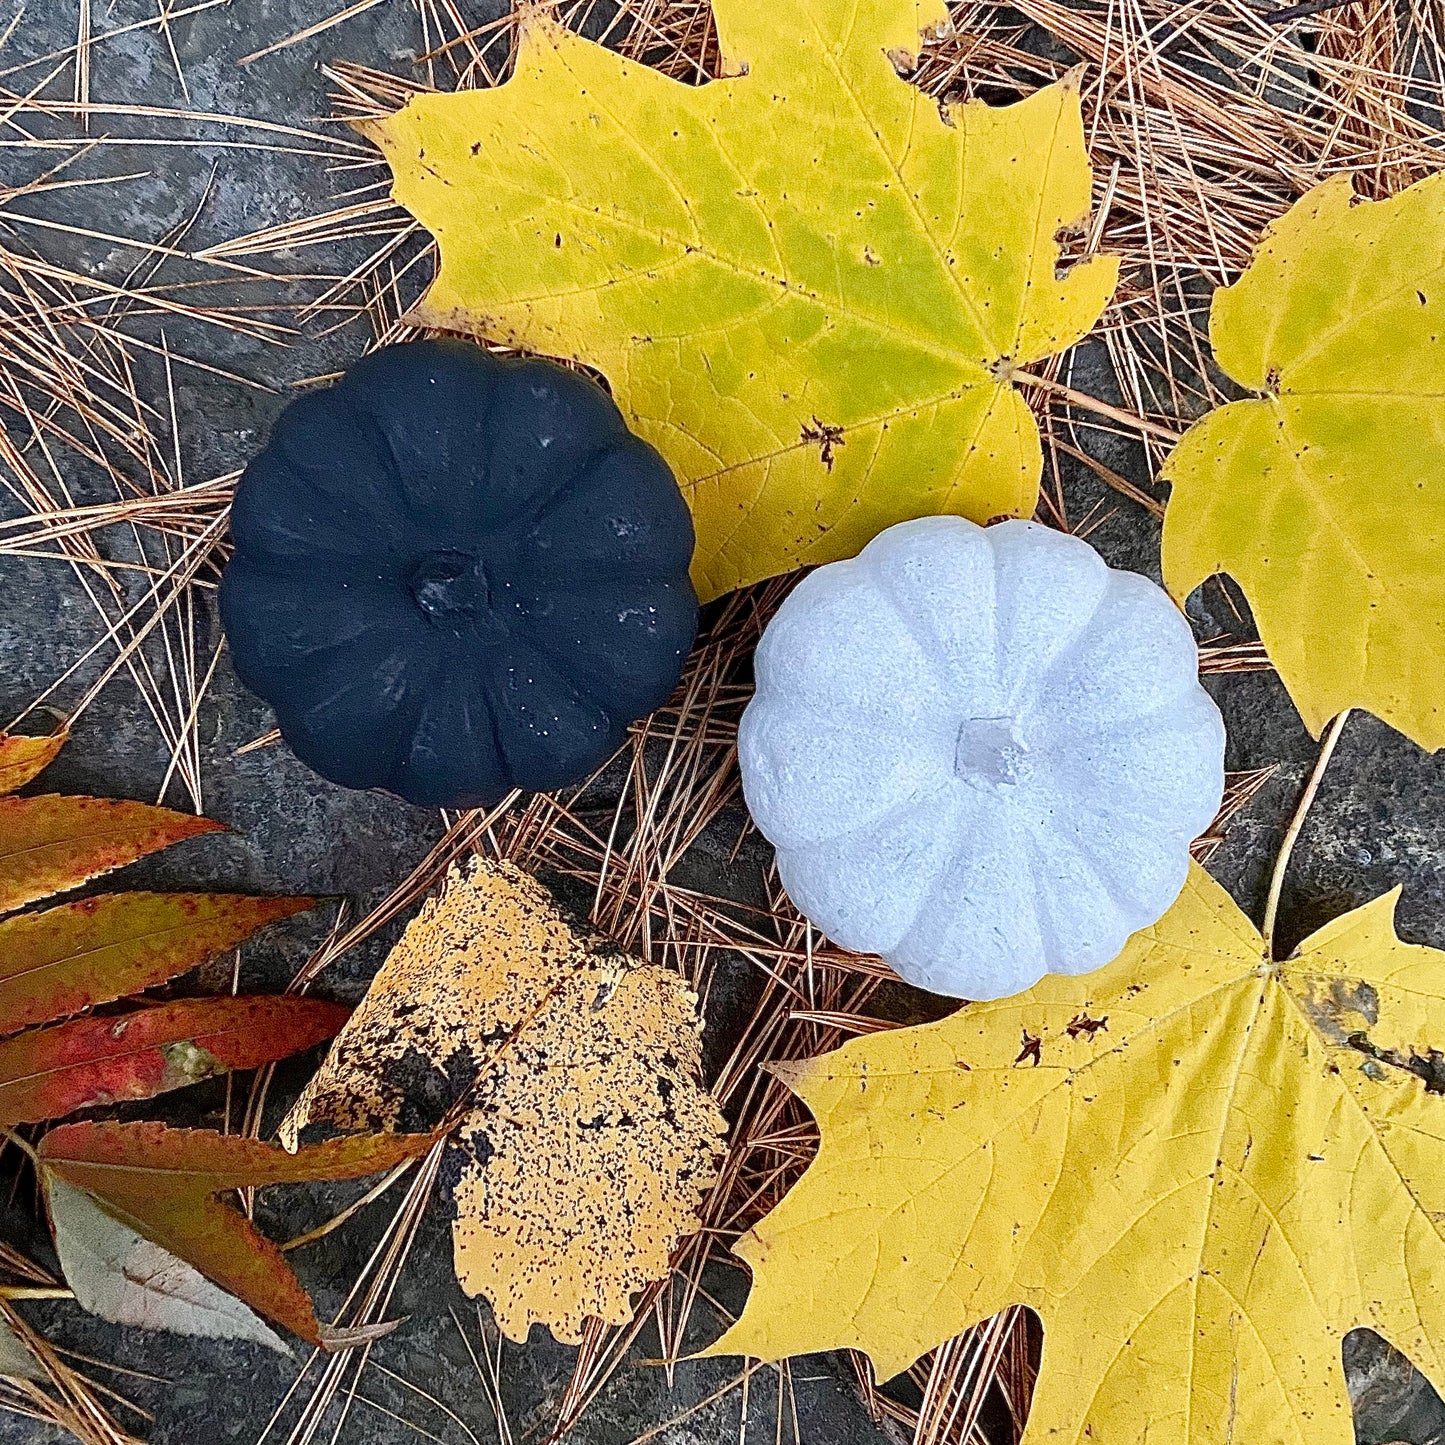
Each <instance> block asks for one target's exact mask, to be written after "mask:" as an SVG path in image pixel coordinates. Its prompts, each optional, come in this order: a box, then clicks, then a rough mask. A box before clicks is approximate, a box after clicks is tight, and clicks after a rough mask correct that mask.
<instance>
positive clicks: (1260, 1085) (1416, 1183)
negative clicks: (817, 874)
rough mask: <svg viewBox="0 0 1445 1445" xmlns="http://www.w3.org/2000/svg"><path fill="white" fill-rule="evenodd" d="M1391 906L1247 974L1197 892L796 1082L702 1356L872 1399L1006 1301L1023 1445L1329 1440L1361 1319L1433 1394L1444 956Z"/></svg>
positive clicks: (1210, 886) (1207, 900)
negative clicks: (1095, 955)
mask: <svg viewBox="0 0 1445 1445" xmlns="http://www.w3.org/2000/svg"><path fill="white" fill-rule="evenodd" d="M1396 896H1397V895H1396V894H1395V893H1391V894H1388V895H1386V896H1384V897H1381V898H1377V899H1376V900H1375V901H1374V902H1372V903H1369V904H1367V905H1366V906H1365V907H1363V908H1359V909H1356V910H1355V911H1354V912H1352V913H1348V914H1345V915H1344V916H1343V917H1340V918H1337V919H1336V920H1335V921H1334V922H1333V923H1330V924H1329V925H1327V926H1326V927H1325V928H1322V929H1321V930H1320V931H1319V932H1317V933H1315V934H1314V935H1313V936H1312V937H1310V938H1309V939H1307V940H1306V941H1305V942H1304V943H1303V944H1301V945H1300V948H1299V951H1298V953H1297V954H1296V955H1295V956H1294V957H1292V958H1291V959H1289V960H1288V961H1286V962H1284V963H1279V964H1267V963H1266V962H1265V958H1264V955H1265V949H1264V945H1263V941H1262V940H1261V938H1260V936H1259V933H1258V931H1257V930H1256V929H1255V928H1254V926H1253V925H1252V924H1251V923H1250V922H1249V920H1248V919H1246V918H1245V917H1244V915H1243V914H1242V913H1241V912H1240V911H1239V909H1238V908H1237V907H1236V906H1235V904H1234V902H1233V901H1232V900H1231V899H1230V897H1229V895H1228V894H1226V893H1225V892H1224V890H1223V889H1222V888H1220V887H1219V885H1218V884H1216V883H1215V882H1214V881H1213V880H1212V879H1211V878H1210V877H1209V876H1208V875H1207V874H1206V873H1204V872H1203V871H1202V870H1201V869H1199V868H1197V867H1196V868H1194V869H1193V870H1192V872H1191V875H1190V881H1189V883H1188V885H1187V886H1186V888H1185V891H1184V892H1183V894H1181V896H1180V898H1179V901H1178V902H1177V903H1176V904H1175V905H1174V907H1173V908H1172V909H1171V910H1170V912H1169V913H1167V914H1166V915H1165V916H1164V918H1163V919H1162V920H1161V921H1160V922H1159V923H1158V924H1156V925H1155V926H1154V927H1153V928H1151V929H1149V930H1147V931H1145V932H1143V933H1139V934H1136V935H1135V937H1134V939H1133V940H1132V941H1131V943H1130V945H1129V947H1128V948H1127V949H1126V950H1125V951H1124V953H1123V954H1122V955H1121V956H1120V957H1119V958H1118V959H1117V960H1116V961H1115V962H1114V963H1113V964H1111V965H1109V967H1107V968H1105V969H1103V970H1101V971H1100V972H1099V973H1096V974H1092V975H1089V976H1088V977H1085V978H1078V979H1074V978H1066V977H1060V976H1050V977H1048V978H1046V979H1044V980H1043V981H1042V982H1041V983H1039V984H1038V985H1036V986H1035V987H1034V988H1033V989H1031V990H1030V991H1029V992H1028V993H1026V994H1023V995H1020V996H1019V997H1017V998H1014V999H1010V1000H1008V1001H1006V1002H1001V1003H994V1004H981V1005H975V1006H971V1007H965V1008H963V1009H961V1010H960V1011H959V1012H958V1013H956V1014H954V1015H953V1016H952V1017H950V1018H948V1019H945V1020H943V1021H942V1022H940V1023H935V1024H930V1025H926V1026H924V1027H920V1028H911V1029H899V1030H897V1031H895V1032H891V1033H882V1034H874V1035H871V1036H869V1037H867V1038H863V1039H859V1040H856V1041H855V1042H853V1043H850V1044H849V1045H847V1046H846V1047H845V1048H843V1049H840V1050H838V1051H837V1052H836V1053H832V1054H828V1055H825V1056H824V1057H822V1058H820V1059H814V1060H809V1061H807V1062H805V1063H802V1064H798V1065H794V1066H791V1067H790V1069H789V1071H788V1073H787V1075H786V1077H787V1079H788V1082H789V1083H790V1084H791V1085H792V1087H793V1088H794V1089H796V1090H797V1092H798V1093H799V1094H800V1095H801V1097H802V1098H803V1099H804V1100H805V1101H806V1103H807V1104H808V1107H809V1108H810V1109H811V1110H812V1111H813V1113H814V1114H815V1116H816V1117H817V1119H818V1121H819V1126H820V1129H821V1132H822V1143H821V1147H820V1149H819V1153H818V1157H817V1160H816V1161H815V1163H814V1164H813V1165H812V1167H811V1168H810V1169H809V1170H808V1172H807V1173H806V1174H805V1175H804V1176H803V1179H802V1180H801V1182H800V1183H799V1184H798V1185H797V1186H796V1187H795V1188H794V1189H793V1190H792V1192H791V1193H790V1194H789V1195H788V1196H787V1197H786V1198H785V1199H784V1201H783V1203H782V1205H781V1206H780V1207H779V1208H778V1209H776V1210H774V1211H773V1213H772V1214H770V1215H768V1216H767V1218H766V1219H764V1220H763V1221H762V1223H761V1224H759V1225H758V1227H757V1228H756V1229H755V1230H754V1231H753V1233H752V1234H750V1235H749V1236H747V1237H746V1238H745V1239H744V1240H743V1241H742V1243H741V1245H740V1247H739V1248H740V1252H741V1253H742V1255H743V1256H744V1258H746V1259H747V1261H748V1263H749V1264H750V1265H751V1267H752V1270H753V1288H752V1294H751V1295H750V1297H749V1299H748V1304H747V1308H746V1310H745V1312H744V1314H743V1316H742V1318H741V1320H740V1321H739V1323H738V1324H737V1325H736V1326H735V1327H734V1328H733V1329H732V1330H731V1331H730V1332H729V1333H728V1334H727V1335H726V1336H724V1338H723V1339H722V1340H721V1341H720V1342H719V1344H718V1345H717V1346H716V1347H714V1352H716V1353H726V1352H737V1353H746V1354H749V1355H757V1356H762V1357H764V1358H768V1359H776V1358H779V1357H781V1356H784V1355H791V1354H801V1353H804V1352H807V1351H812V1350H821V1349H832V1348H838V1347H842V1346H850V1347H853V1348H856V1349H861V1350H865V1351H867V1352H868V1354H869V1355H871V1356H872V1358H873V1361H874V1363H875V1366H876V1367H877V1369H878V1372H879V1374H880V1375H884V1376H888V1375H892V1374H894V1373H896V1372H897V1371H899V1370H901V1369H903V1368H904V1367H905V1366H906V1365H908V1364H909V1363H910V1362H911V1361H912V1360H914V1359H915V1358H917V1357H918V1356H919V1355H921V1354H922V1353H923V1352H924V1351H926V1350H928V1349H930V1348H932V1347H933V1346H934V1345H937V1344H939V1343H940V1342H941V1341H943V1340H946V1339H948V1338H949V1337H950V1336H952V1335H954V1334H956V1333H957V1332H958V1331H960V1330H962V1329H965V1328H967V1327H968V1326H969V1325H971V1324H973V1323H975V1322H976V1321H978V1320H981V1319H984V1318H986V1317H988V1316H989V1315H991V1314H993V1313H994V1312H995V1311H997V1310H1000V1309H1002V1308H1003V1307H1005V1306H1006V1305H1009V1304H1015V1303H1022V1304H1027V1305H1030V1306H1032V1307H1033V1308H1034V1309H1035V1310H1037V1311H1038V1313H1039V1315H1040V1316H1041V1318H1042V1320H1043V1326H1044V1349H1043V1362H1042V1369H1041V1371H1040V1374H1039V1378H1038V1385H1037V1388H1036V1390H1035V1393H1034V1397H1033V1406H1032V1410H1031V1412H1030V1415H1029V1421H1028V1430H1027V1434H1026V1436H1025V1440H1026V1441H1027V1442H1029V1445H1038V1442H1042V1441H1045V1440H1047V1441H1052V1442H1065V1441H1067V1442H1071V1445H1082V1442H1085V1441H1093V1442H1097V1445H1108V1442H1112V1441H1142V1440H1144V1439H1145V1438H1147V1439H1148V1440H1150V1441H1151V1442H1152V1441H1156V1440H1157V1441H1160V1442H1174V1445H1206V1442H1208V1445H1225V1442H1228V1441H1234V1442H1244V1441H1266V1440H1268V1441H1271V1442H1274V1441H1280V1442H1289V1445H1349V1442H1350V1441H1352V1440H1353V1438H1354V1435H1353V1429H1352V1424H1351V1416H1350V1403H1349V1398H1348V1396H1347V1394H1346V1390H1345V1378H1344V1372H1343V1368H1342V1365H1341V1358H1340V1346H1341V1341H1342V1339H1343V1337H1344V1335H1345V1334H1346V1332H1347V1331H1349V1330H1350V1329H1352V1328H1353V1327H1355V1326H1358V1325H1364V1326H1368V1327H1369V1328H1371V1329H1373V1330H1375V1331H1377V1332H1378V1333H1380V1334H1382V1335H1383V1336H1385V1338H1386V1339H1388V1340H1389V1341H1390V1342H1391V1343H1392V1344H1394V1345H1395V1346H1397V1347H1398V1348H1399V1349H1401V1350H1402V1351H1404V1352H1405V1353H1406V1354H1408V1355H1409V1356H1410V1357H1411V1359H1413V1360H1414V1362H1415V1363H1416V1364H1417V1365H1418V1366H1419V1367H1420V1369H1421V1370H1422V1371H1424V1373H1425V1374H1426V1375H1427V1376H1429V1377H1430V1379H1431V1380H1432V1381H1433V1382H1434V1383H1435V1385H1436V1386H1437V1387H1439V1386H1441V1385H1445V1132H1442V1127H1441V1126H1442V1119H1445V1114H1442V1110H1445V1098H1442V1097H1441V1094H1442V1091H1445V1057H1442V1054H1441V1053H1440V1052H1437V1050H1438V1049H1439V1047H1440V1045H1441V1043H1442V1041H1445V953H1441V952H1439V951H1437V950H1435V949H1430V948H1421V947H1416V946H1411V945H1407V944H1404V943H1401V942H1400V941H1399V939H1398V938H1397V937H1396V936H1395V931H1394V922H1393V915H1394V905H1395V899H1396Z"/></svg>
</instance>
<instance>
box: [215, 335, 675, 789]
mask: <svg viewBox="0 0 1445 1445" xmlns="http://www.w3.org/2000/svg"><path fill="white" fill-rule="evenodd" d="M231 531H232V536H233V538H234V540H235V556H234V558H233V560H232V561H231V563H230V565H229V566H228V567H227V568H226V571H225V574H224V577H223V578H222V583H221V613H222V617H223V619H224V622H225V626H226V634H227V637H228V639H229V641H230V645H231V654H232V657H233V658H234V660H235V664H236V670H237V672H238V673H239V674H240V676H241V680H242V681H243V682H244V683H245V684H246V685H247V686H248V687H250V688H251V689H252V691H254V692H257V693H259V694H260V695H261V696H262V697H264V698H265V699H266V700H267V701H268V702H269V703H271V704H272V706H273V707H274V708H275V710H276V717H277V721H278V723H279V725H280V728H281V732H282V734H283V735H284V736H285V738H286V741H287V742H288V743H290V744H291V747H292V748H293V749H294V751H295V752H296V754H297V755H298V756H299V757H300V758H301V760H302V761H303V762H305V763H307V764H308V765H309V766H311V767H312V768H314V769H315V770H316V771H317V772H318V773H321V774H322V775H323V776H324V777H327V778H330V779H331V780H332V781H333V782H337V783H342V784H345V785H346V786H348V787H353V788H370V787H377V788H385V789H388V790H389V791H391V792H393V793H398V794H400V795H401V796H402V797H404V798H406V799H408V800H409V801H411V802H413V803H419V804H424V805H426V806H431V807H439V806H444V807H463V806H473V805H477V804H485V803H491V802H495V801H496V800H497V799H499V798H501V797H502V796H503V795H504V794H506V793H507V792H508V791H509V790H510V789H511V788H514V787H518V788H526V789H533V790H545V789H550V788H556V787H560V786H562V785H564V784H567V783H571V782H575V781H577V780H579V779H581V778H583V777H585V776H586V775H587V774H588V773H589V772H591V771H592V770H593V769H594V768H596V767H597V766H598V765H599V764H600V763H602V762H603V761H605V759H606V758H607V757H608V756H609V755H610V754H611V753H612V751H613V750H614V749H615V748H616V747H617V746H618V745H619V743H620V742H621V741H622V738H623V736H624V735H625V733H626V730H627V726H628V724H629V723H631V722H633V721H634V720H635V719H637V718H639V717H642V716H645V715H646V714H647V713H648V712H650V711H652V709H653V708H655V707H657V706H658V704H659V703H661V702H662V701H663V699H664V698H666V697H667V695H668V693H669V692H670V691H671V690H672V688H673V686H674V685H675V684H676V682H677V679H678V676H679V674H680V672H681V670H682V663H683V659H684V658H685V657H686V655H687V651H688V649H689V648H690V647H691V645H692V639H693V634H694V631H695V629H696V626H697V597H696V594H695V593H694V591H693V587H692V583H691V581H690V580H689V577H688V566H689V563H690V561H691V558H692V548H693V531H692V519H691V516H690V514H689V512H688V509H687V505H686V503H685V502H684V501H683V498H682V495H681V493H680V492H679V491H678V488H677V483H676V482H675V481H674V479H673V476H672V473H671V472H670V471H669V470H668V467H667V464H666V463H665V462H663V460H662V459H661V457H659V456H658V455H657V453H656V452H655V451H654V450H653V449H652V448H651V447H650V446H648V445H647V443H646V442H643V441H641V440H640V439H638V438H637V437H635V436H633V435H632V434H631V433H630V432H629V431H628V430H627V428H626V426H625V425H624V423H623V420H622V417H621V414H620V413H619V412H618V410H617V408H616V407H615V406H614V405H613V403H612V401H611V399H610V398H609V397H608V396H607V394H606V393H605V392H603V391H602V389H601V388H600V387H598V386H595V385H594V384H593V383H592V382H590V381H588V380H586V379H585V378H584V377H581V376H578V375H577V374H576V373H574V372H570V371H567V370H565V369H563V368H562V367H560V366H557V365H555V364H554V363H552V362H547V361H536V360H528V361H521V360H516V359H508V360H504V359H501V358H498V357H495V356H492V355H490V354H489V353H488V352H486V351H484V350H482V348H480V347H478V346H473V345H471V344H469V343H465V342H434V341H433V342H417V343H412V344H409V345H404V346H394V347H389V348H387V349H385V350H383V351H379V352H377V353H375V354H374V355H372V356H370V357H368V358H366V359H365V360H364V361H362V362H361V363H360V364H359V365H357V366H355V367H353V368H352V370H351V371H349V372H348V373H347V374H346V376H345V377H344V378H343V379H342V380H341V381H340V382H339V383H338V384H337V385H336V386H333V387H331V388H329V389H328V390H326V391H321V392H317V393H314V394H312V395H309V396H305V397H303V398H302V399H301V400H299V401H297V402H295V403H293V404H292V405H291V406H290V407H288V408H287V410H286V411H285V412H284V413H283V414H282V416H281V418H280V420H279V421H278V422H277V423H276V427H275V430H274V432H273V433H272V436H271V440H270V443H269V445H268V446H267V447H266V449H265V450H264V451H263V452H262V453H261V454H260V455H259V456H258V457H256V459H255V460H254V461H253V462H252V463H251V465H250V466H249V467H247V469H246V473H245V475H244V477H243V478H242V480H241V484H240V487H239V489H238V491H237V494H236V503H235V508H234V510H233V512H232V518H231Z"/></svg>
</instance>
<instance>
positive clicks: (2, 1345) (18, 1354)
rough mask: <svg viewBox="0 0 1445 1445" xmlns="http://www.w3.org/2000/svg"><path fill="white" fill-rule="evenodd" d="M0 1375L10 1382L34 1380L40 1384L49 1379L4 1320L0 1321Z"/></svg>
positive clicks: (8, 1323)
mask: <svg viewBox="0 0 1445 1445" xmlns="http://www.w3.org/2000/svg"><path fill="white" fill-rule="evenodd" d="M0 1375H4V1376H5V1377H6V1378H7V1379H10V1380H35V1381H37V1382H39V1383H41V1384H43V1383H44V1382H45V1381H46V1380H47V1379H48V1378H49V1376H48V1375H46V1373H45V1370H44V1369H43V1368H42V1366H41V1364H40V1361H39V1360H37V1359H36V1358H35V1356H34V1355H32V1354H31V1353H30V1351H29V1350H27V1349H26V1348H25V1342H24V1341H23V1340H22V1339H21V1338H20V1336H19V1335H17V1334H16V1333H15V1331H14V1329H13V1328H12V1327H11V1325H10V1322H9V1321H8V1320H4V1319H0Z"/></svg>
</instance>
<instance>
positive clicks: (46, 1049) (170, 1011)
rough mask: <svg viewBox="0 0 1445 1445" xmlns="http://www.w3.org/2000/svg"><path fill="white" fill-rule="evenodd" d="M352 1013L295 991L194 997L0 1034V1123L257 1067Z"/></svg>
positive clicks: (51, 1115) (317, 1037)
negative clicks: (267, 995) (1, 1038)
mask: <svg viewBox="0 0 1445 1445" xmlns="http://www.w3.org/2000/svg"><path fill="white" fill-rule="evenodd" d="M350 1013H351V1010H350V1009H349V1008H347V1007H346V1006H345V1005H343V1004H335V1003H327V1002H326V1001H325V1000H323V999H314V998H299V997H296V996H294V995H293V996H287V995H280V996H277V997H271V998H197V999H182V1000H180V1001H179V1002H177V1003H167V1004H159V1005H157V1006H156V1007H154V1008H145V1009H139V1010H137V1011H136V1012H134V1013H127V1014H116V1015H113V1016H111V1017H109V1018H85V1019H76V1020H74V1021H73V1022H71V1023H68V1024H58V1025H56V1027H54V1028H49V1029H36V1030H33V1031H32V1032H30V1033H28V1034H20V1035H19V1036H18V1037H16V1038H13V1039H7V1040H5V1041H4V1042H3V1043H0V1125H12V1124H34V1123H38V1122H39V1121H40V1120H42V1119H59V1118H62V1117H63V1116H64V1115H66V1114H73V1113H74V1112H75V1111H76V1110H77V1109H89V1108H93V1107H94V1106H96V1105H98V1104H116V1103H120V1102H121V1101H123V1100H127V1099H149V1098H153V1097H154V1096H155V1095H156V1094H164V1093H167V1092H169V1091H170V1090H171V1089H182V1088H185V1087H186V1085H188V1084H196V1083H199V1082H200V1081H201V1080H202V1079H209V1078H211V1077H212V1076H213V1075H215V1074H223V1073H227V1072H229V1071H230V1070H232V1069H256V1068H260V1067H261V1065H262V1064H269V1063H272V1062H274V1061H275V1060H277V1059H284V1058H286V1057H287V1055H289V1054H295V1053H299V1052H300V1051H301V1050H302V1049H309V1048H310V1047H311V1046H312V1045H313V1044H319V1043H320V1042H321V1041H322V1040H323V1039H329V1038H331V1037H332V1036H333V1035H334V1034H335V1033H336V1031H337V1030H338V1029H339V1028H340V1027H341V1025H342V1024H343V1023H345V1022H346V1020H347V1017H348V1016H349V1015H350Z"/></svg>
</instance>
